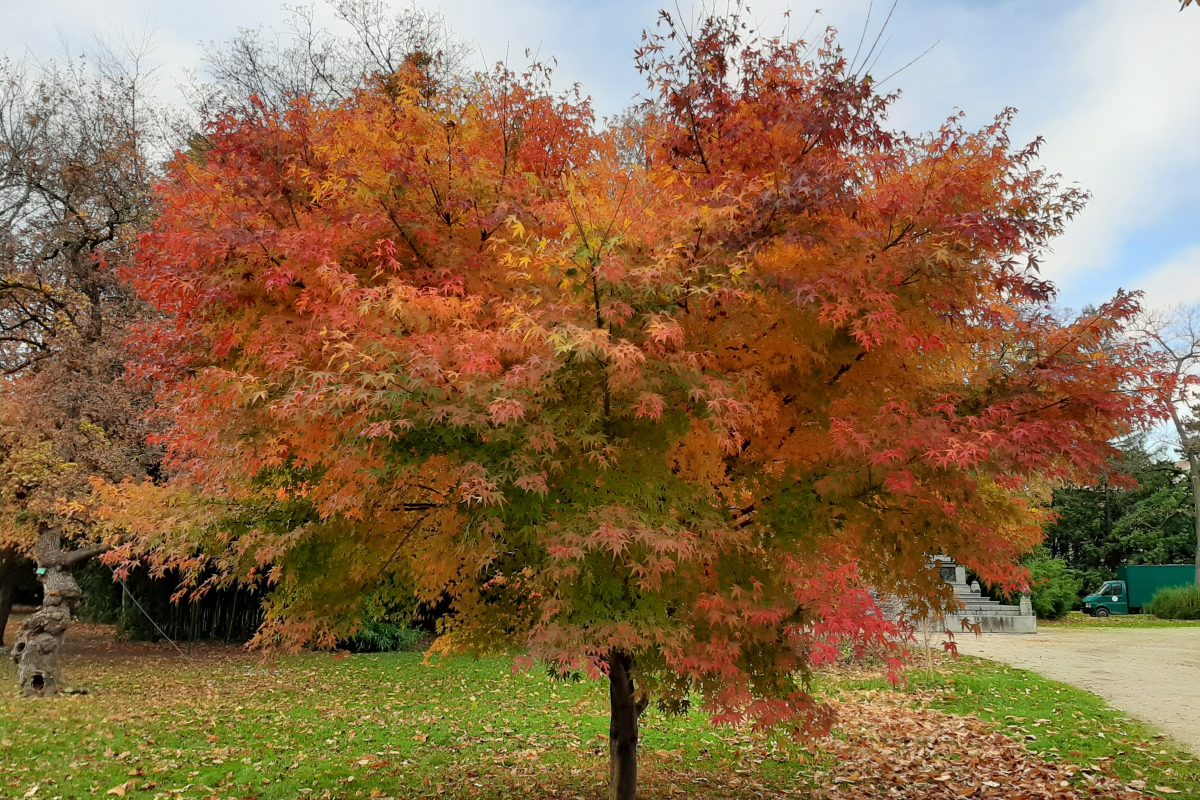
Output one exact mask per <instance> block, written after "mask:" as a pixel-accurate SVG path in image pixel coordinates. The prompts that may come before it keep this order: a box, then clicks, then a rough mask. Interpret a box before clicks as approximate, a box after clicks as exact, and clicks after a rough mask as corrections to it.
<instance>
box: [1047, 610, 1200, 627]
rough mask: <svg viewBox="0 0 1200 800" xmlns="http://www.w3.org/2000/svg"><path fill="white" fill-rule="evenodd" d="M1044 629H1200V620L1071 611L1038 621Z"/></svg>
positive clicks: (1151, 615)
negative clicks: (1054, 617) (1108, 615)
mask: <svg viewBox="0 0 1200 800" xmlns="http://www.w3.org/2000/svg"><path fill="white" fill-rule="evenodd" d="M1038 626H1039V627H1044V628H1065V629H1080V630H1083V629H1090V628H1200V620H1195V619H1159V618H1158V617H1156V616H1154V615H1153V614H1122V615H1119V616H1115V617H1091V616H1088V615H1087V614H1084V613H1083V612H1082V611H1072V612H1070V613H1069V614H1067V615H1066V616H1065V617H1063V618H1062V619H1047V620H1041V619H1039V620H1038Z"/></svg>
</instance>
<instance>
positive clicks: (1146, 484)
mask: <svg viewBox="0 0 1200 800" xmlns="http://www.w3.org/2000/svg"><path fill="white" fill-rule="evenodd" d="M1052 508H1053V510H1054V512H1055V515H1056V516H1055V519H1054V520H1053V522H1051V523H1050V524H1049V525H1048V526H1047V527H1046V548H1047V550H1048V551H1049V554H1050V555H1051V556H1053V557H1054V558H1057V559H1060V560H1062V561H1063V562H1064V563H1066V564H1067V565H1069V566H1070V567H1072V568H1074V569H1077V570H1080V571H1081V573H1082V577H1083V578H1084V585H1083V589H1085V590H1091V589H1094V588H1096V586H1098V585H1099V584H1100V583H1102V582H1103V581H1105V580H1110V579H1112V578H1115V577H1116V570H1117V568H1118V567H1119V566H1121V565H1123V564H1172V563H1179V562H1181V561H1187V560H1190V559H1191V558H1192V551H1193V548H1194V546H1195V540H1194V537H1195V527H1194V517H1193V514H1194V511H1193V509H1194V501H1193V497H1192V487H1191V480H1190V476H1189V471H1188V470H1186V469H1181V468H1180V465H1179V463H1178V461H1176V460H1175V459H1171V458H1167V457H1164V456H1163V455H1160V454H1158V453H1156V452H1155V451H1153V450H1148V449H1147V447H1146V442H1145V441H1144V440H1131V441H1128V442H1125V443H1123V444H1122V446H1121V454H1120V456H1119V457H1118V458H1116V459H1114V461H1113V462H1112V463H1111V464H1110V465H1108V466H1107V467H1106V468H1105V470H1104V472H1103V473H1102V476H1101V478H1100V479H1099V480H1098V481H1094V482H1093V483H1092V484H1091V485H1079V486H1065V487H1061V488H1059V489H1056V490H1055V491H1054V500H1053V504H1052Z"/></svg>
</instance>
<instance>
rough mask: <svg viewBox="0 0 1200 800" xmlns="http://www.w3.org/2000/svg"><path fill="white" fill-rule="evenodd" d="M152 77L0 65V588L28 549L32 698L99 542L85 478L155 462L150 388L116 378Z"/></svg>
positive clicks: (24, 645)
mask: <svg viewBox="0 0 1200 800" xmlns="http://www.w3.org/2000/svg"><path fill="white" fill-rule="evenodd" d="M135 54H136V53H135ZM144 79H145V73H144V60H139V59H138V58H134V59H133V60H127V61H121V60H119V59H118V58H116V57H113V56H112V55H111V54H108V55H105V54H101V55H100V56H99V57H98V58H97V59H93V60H90V61H89V60H78V61H71V62H66V63H62V64H49V65H44V66H43V67H41V68H39V69H38V70H34V71H31V70H27V69H26V68H25V67H24V66H23V65H21V64H17V63H13V62H9V61H4V62H2V63H0V375H2V376H3V377H2V378H0V525H2V527H0V546H2V547H3V549H4V552H3V556H2V557H0V565H2V566H3V568H4V570H5V572H6V574H3V575H0V579H2V580H4V582H5V583H10V582H11V581H13V580H15V577H16V576H15V575H13V574H12V573H11V570H12V569H13V568H14V566H13V565H14V563H15V555H16V554H17V553H18V552H20V553H24V554H27V555H29V556H30V557H32V558H33V559H34V561H35V562H36V564H37V566H38V573H39V576H40V578H41V580H42V584H43V587H44V589H45V597H44V606H43V608H42V609H41V610H40V611H38V612H37V613H35V614H34V615H33V616H31V617H29V618H28V619H27V620H26V621H25V623H24V625H23V626H22V629H21V632H20V634H19V635H18V637H17V640H16V642H15V644H14V649H13V657H14V659H16V660H17V662H18V665H19V666H18V673H19V678H20V680H21V683H22V686H23V688H24V689H25V691H26V692H27V693H34V694H42V693H48V694H49V693H53V692H54V691H55V690H56V689H57V688H58V687H59V684H60V677H59V676H58V674H57V667H56V662H55V651H56V650H57V645H58V644H59V643H61V641H62V637H63V636H64V635H65V633H66V629H67V627H68V626H69V624H70V619H71V612H72V610H73V608H74V606H75V604H76V603H77V601H78V600H79V588H78V586H77V585H76V584H75V581H74V579H73V578H72V577H71V574H70V569H71V567H73V566H75V565H78V564H81V563H83V562H84V561H86V560H88V559H90V558H92V557H94V556H95V555H97V554H99V553H100V552H103V550H104V549H105V544H104V543H103V542H101V541H98V540H97V539H96V534H95V531H94V529H93V528H92V526H91V517H90V512H89V506H90V501H91V485H90V481H91V479H92V478H96V477H99V478H104V479H107V480H120V479H121V478H123V477H125V476H128V475H141V476H144V475H145V474H146V471H147V469H148V468H150V467H152V466H153V464H154V463H155V462H156V461H157V456H156V455H154V452H153V451H152V450H149V449H147V446H146V444H145V435H146V433H147V430H146V429H145V425H144V421H143V416H144V415H143V411H144V408H145V405H146V403H147V402H148V400H149V394H148V393H146V392H145V391H139V390H137V389H135V388H133V387H131V386H129V385H127V384H125V383H124V382H122V380H121V377H122V375H123V372H124V362H125V360H126V358H127V355H126V351H125V340H126V337H128V336H129V333H130V330H131V325H132V324H133V323H134V322H135V321H136V320H137V319H138V318H139V317H141V316H144V315H145V314H146V313H147V312H148V307H147V306H145V304H143V303H141V302H140V301H139V300H138V299H137V297H136V296H135V295H134V293H133V292H132V290H131V289H130V288H129V287H128V286H127V285H126V284H124V283H123V282H121V281H120V280H119V279H118V277H117V274H116V268H117V267H118V266H121V265H122V263H123V262H124V261H125V260H126V259H127V258H128V257H129V255H130V253H131V245H132V243H133V234H134V232H135V230H136V228H137V226H138V225H139V224H140V223H142V222H143V221H144V220H145V218H146V215H147V212H148V209H149V196H148V188H149V181H150V177H151V175H150V172H149V170H148V168H147V161H146V152H147V149H148V147H149V143H150V141H151V128H152V126H151V125H150V121H151V120H152V119H153V118H152V117H151V115H150V114H149V112H148V111H147V109H146V108H145V105H144V100H145V98H144V86H143V83H144ZM7 609H8V605H7V604H3V608H0V610H3V611H4V612H5V613H4V619H0V627H3V624H4V623H5V622H7Z"/></svg>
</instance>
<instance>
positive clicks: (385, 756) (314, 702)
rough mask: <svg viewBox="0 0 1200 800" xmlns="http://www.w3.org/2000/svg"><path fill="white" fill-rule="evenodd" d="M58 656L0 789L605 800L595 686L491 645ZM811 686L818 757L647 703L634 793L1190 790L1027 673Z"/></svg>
mask: <svg viewBox="0 0 1200 800" xmlns="http://www.w3.org/2000/svg"><path fill="white" fill-rule="evenodd" d="M81 627H85V626H81ZM67 664H68V668H69V669H70V670H71V672H70V674H69V678H70V679H72V681H73V684H74V685H75V686H77V687H80V688H85V689H86V690H87V692H88V693H87V694H80V695H71V696H66V697H62V698H59V699H56V700H53V701H40V700H29V699H25V698H21V697H19V696H18V695H17V693H16V691H15V688H14V687H13V681H12V677H13V676H12V670H11V667H10V668H7V669H6V670H4V671H2V672H0V680H4V681H5V684H4V686H2V687H0V798H10V797H11V798H34V799H38V798H41V799H43V800H44V799H46V798H55V797H59V798H72V800H73V799H74V798H85V797H101V798H104V797H112V796H115V797H129V798H164V799H165V798H231V799H232V798H238V799H239V800H251V799H253V800H282V799H283V798H409V797H451V798H455V797H463V798H467V797H481V798H516V797H520V798H526V799H527V800H536V799H537V798H542V797H558V798H592V797H599V796H602V794H603V791H602V786H603V784H604V780H605V777H606V772H605V771H606V746H607V714H606V712H607V702H606V701H607V697H606V693H605V690H604V687H603V686H602V685H601V684H597V683H588V682H583V683H563V682H556V681H550V680H548V679H547V678H546V677H545V676H544V675H542V674H539V673H536V672H534V673H514V672H513V670H512V669H511V667H510V664H509V662H508V661H507V660H503V659H485V660H473V659H468V658H446V659H441V660H438V661H434V662H427V661H426V660H425V659H424V658H423V656H422V655H421V654H413V653H396V654H385V655H356V656H347V657H339V656H330V655H327V654H315V653H310V654H304V655H299V656H291V657H282V658H274V657H262V656H258V655H251V654H246V653H244V652H242V651H239V650H237V649H234V648H221V647H205V648H202V647H197V648H196V649H195V650H194V651H192V652H191V655H190V656H189V658H188V659H187V660H185V659H184V658H183V657H182V656H179V655H177V654H173V653H172V652H171V651H170V650H169V649H167V648H164V647H162V646H154V645H130V646H127V647H124V648H123V647H122V646H112V647H109V649H107V650H105V649H103V647H100V648H98V649H97V651H96V652H95V653H91V654H88V653H85V654H83V655H76V656H73V657H71V658H69V659H68V661H67ZM822 683H823V684H824V686H823V688H824V689H825V690H826V691H827V692H828V693H829V694H830V695H831V696H832V697H833V698H834V701H833V702H834V706H835V707H836V708H837V709H838V711H839V714H840V716H841V718H842V723H841V724H840V725H839V728H838V729H837V732H836V734H835V735H834V736H833V737H832V738H826V739H823V740H820V741H819V742H818V743H816V745H815V746H813V747H812V748H811V749H806V748H805V747H803V746H801V745H799V744H796V743H793V742H791V741H790V740H787V739H784V738H782V737H779V736H769V735H762V734H755V733H752V732H749V731H746V730H743V729H736V728H728V727H722V728H713V727H712V726H711V725H709V723H708V722H707V720H706V719H705V718H704V716H703V715H702V714H699V713H693V714H689V715H686V716H682V717H672V716H666V715H663V714H661V713H658V712H655V711H652V712H650V713H648V714H647V717H646V718H645V724H644V727H643V745H644V748H643V755H642V786H643V791H642V793H641V796H642V797H645V798H668V797H679V796H696V797H706V798H730V800H742V798H752V797H814V798H835V797H836V798H852V797H874V796H879V797H884V796H888V797H891V796H895V797H912V798H918V797H968V796H980V797H984V796H988V797H1004V796H1005V795H1004V794H1003V793H1000V794H998V793H997V792H996V790H995V787H1000V786H1003V785H1005V784H1006V783H1009V782H1012V785H1013V787H1014V792H1013V796H1019V795H1021V793H1022V792H1023V791H1024V789H1022V788H1021V787H1022V786H1024V785H1025V784H1026V783H1028V785H1030V786H1032V785H1033V784H1035V783H1037V785H1038V786H1042V787H1046V786H1059V785H1060V784H1062V783H1063V782H1065V783H1066V785H1070V786H1073V787H1076V788H1077V789H1079V790H1080V792H1081V794H1080V796H1089V797H1116V796H1122V797H1124V796H1127V795H1126V794H1124V792H1125V789H1124V787H1123V786H1122V785H1121V783H1118V782H1117V781H1116V780H1113V779H1112V777H1111V776H1112V775H1114V774H1118V775H1121V776H1122V777H1123V778H1124V779H1125V781H1130V780H1138V781H1145V783H1146V785H1147V787H1148V788H1147V792H1148V793H1150V794H1155V795H1160V796H1165V795H1168V794H1169V795H1170V796H1174V797H1200V765H1197V763H1196V761H1195V760H1194V759H1187V758H1186V757H1184V756H1182V755H1181V754H1179V753H1178V751H1174V750H1172V749H1171V748H1170V747H1169V746H1168V745H1166V744H1165V743H1164V742H1162V741H1161V740H1160V739H1158V738H1156V737H1155V736H1154V734H1153V732H1151V731H1148V730H1147V729H1145V728H1144V727H1142V726H1140V725H1135V724H1133V723H1130V722H1128V721H1127V720H1124V719H1123V718H1120V717H1119V715H1117V714H1115V713H1114V712H1112V711H1110V710H1108V709H1106V708H1105V706H1104V705H1103V703H1102V702H1101V701H1099V700H1098V699H1096V698H1094V697H1092V696H1090V695H1087V694H1086V693H1083V692H1077V691H1076V690H1073V689H1068V688H1066V687H1062V686H1059V685H1058V684H1053V683H1052V682H1049V681H1044V680H1042V679H1040V678H1037V677H1036V676H1033V675H1030V674H1029V673H1024V672H1020V671H1018V670H1011V669H1008V668H1005V667H999V666H996V665H992V664H990V663H987V662H978V661H971V660H966V659H964V660H962V661H959V662H955V663H950V664H946V665H943V666H941V667H939V668H938V670H937V671H936V672H935V673H934V674H927V673H923V672H913V673H912V674H911V675H910V682H909V687H908V689H906V690H904V691H897V690H893V689H891V688H890V687H888V686H887V684H886V682H883V681H882V679H881V678H880V677H879V676H878V675H877V674H875V673H869V672H868V673H863V672H862V671H856V672H854V673H848V674H843V675H839V676H832V677H829V676H827V677H825V678H823V679H822ZM1056 709H1057V710H1056ZM1067 709H1069V711H1067ZM943 712H944V713H943ZM1063 713H1065V714H1066V715H1067V716H1066V717H1063V716H1060V714H1063ZM962 715H978V716H979V717H981V718H982V719H983V720H986V722H980V721H978V720H976V719H973V718H971V717H970V716H962ZM1045 720H1051V721H1052V722H1051V723H1047V722H1046V721H1045ZM989 728H990V730H989ZM1085 731H1086V732H1088V733H1089V734H1094V733H1095V732H1097V731H1100V732H1104V733H1105V736H1104V737H1103V738H1101V739H1098V738H1097V737H1096V736H1095V735H1084V733H1083V732H1085ZM1000 734H1004V735H1000ZM1029 736H1033V737H1036V738H1032V739H1030V738H1026V737H1029ZM1160 751H1161V752H1160ZM1106 776H1108V777H1106ZM1023 782H1024V783H1023ZM1158 787H1161V788H1158ZM1168 790H1173V792H1174V793H1172V792H1169V791H1168ZM889 791H891V792H892V793H891V794H888V793H887V792H889Z"/></svg>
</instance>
